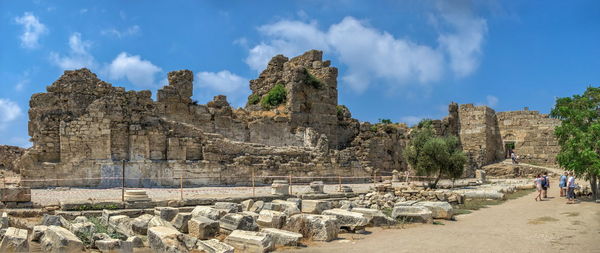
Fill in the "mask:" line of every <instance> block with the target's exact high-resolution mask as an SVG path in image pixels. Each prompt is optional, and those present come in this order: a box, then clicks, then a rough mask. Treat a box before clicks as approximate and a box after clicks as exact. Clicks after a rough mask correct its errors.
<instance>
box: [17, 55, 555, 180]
mask: <svg viewBox="0 0 600 253" xmlns="http://www.w3.org/2000/svg"><path fill="white" fill-rule="evenodd" d="M337 74H338V71H337V68H335V67H331V66H330V62H329V61H323V60H322V52H321V51H317V50H311V51H308V52H306V53H304V54H303V55H300V56H297V57H294V58H291V59H289V58H287V57H285V56H282V55H278V56H275V57H274V58H273V59H272V60H271V61H270V62H269V64H268V66H267V68H266V69H265V70H264V71H263V72H262V73H261V74H260V75H259V77H258V78H257V79H255V80H251V81H250V88H251V90H252V94H251V95H250V97H249V102H248V104H247V105H246V106H245V107H244V108H239V109H234V108H232V107H231V106H230V105H229V103H228V102H227V98H226V97H225V96H215V97H214V99H213V100H212V101H210V102H208V103H207V104H206V105H201V104H196V103H195V102H193V101H192V99H191V97H192V95H193V76H194V75H193V73H192V72H191V71H189V70H181V71H173V72H170V73H169V74H168V81H169V84H168V85H167V86H164V87H163V88H161V89H159V90H158V92H157V99H156V101H155V100H153V99H152V96H151V93H150V91H126V90H125V89H124V88H121V87H114V86H112V85H111V84H109V83H106V82H104V81H102V80H99V79H98V78H97V76H96V75H95V74H94V73H92V72H90V71H89V70H87V69H80V70H74V71H65V73H64V75H62V76H61V77H60V78H59V79H58V80H57V81H55V82H54V83H53V84H52V85H50V86H48V87H47V89H46V92H45V93H38V94H34V95H32V97H31V100H30V109H29V135H30V136H31V141H32V142H33V146H32V147H31V148H30V149H28V150H27V151H26V152H25V153H24V154H23V155H22V156H20V157H19V158H18V159H17V160H16V161H15V162H14V166H15V167H16V168H17V169H18V170H19V171H20V173H21V177H22V179H23V181H22V184H24V185H29V186H33V187H43V186H93V187H113V186H120V184H121V181H120V179H118V178H119V177H121V175H122V173H124V174H125V177H126V178H127V180H126V184H127V186H128V187H140V186H144V187H148V186H178V185H179V183H180V182H179V176H180V175H185V176H184V177H185V178H187V179H184V183H185V184H186V185H207V184H248V183H249V182H250V176H251V174H252V173H253V172H254V173H255V174H256V175H257V176H271V175H290V174H292V175H294V176H338V175H340V176H356V177H370V176H372V175H373V174H378V175H381V173H386V172H387V173H389V172H391V171H392V170H395V169H396V170H406V169H408V166H407V164H406V162H405V161H404V160H403V158H402V152H403V150H404V147H405V146H406V144H407V143H408V141H409V137H410V131H412V129H411V128H408V127H407V126H406V125H404V124H370V123H368V122H359V121H358V120H356V119H354V118H352V115H351V113H350V111H349V110H348V108H346V107H345V106H341V105H338V102H337V101H338V95H337ZM278 85H280V86H283V87H285V101H284V102H283V103H282V104H279V105H276V106H273V107H272V108H265V107H263V106H262V105H261V104H262V103H261V102H260V101H261V100H264V99H265V98H266V97H268V96H269V94H270V91H271V90H272V89H273V87H275V86H278ZM448 111H449V114H448V116H447V117H445V118H444V119H442V120H434V121H433V126H434V128H435V130H436V132H437V134H439V135H458V136H459V137H460V140H461V143H462V146H463V149H464V150H465V151H466V152H467V153H468V154H469V156H470V163H469V169H470V170H469V171H473V170H472V169H473V168H478V167H481V166H483V165H485V164H488V163H491V162H494V161H497V160H499V159H502V158H503V156H502V155H503V153H504V150H503V144H504V139H503V138H504V136H505V135H506V136H515V140H516V145H517V148H516V151H517V152H520V151H519V149H520V148H522V149H523V151H522V152H520V153H522V154H523V155H524V157H527V158H529V157H532V158H533V157H535V159H539V160H540V161H541V160H543V159H545V160H544V161H547V162H553V160H552V159H553V155H554V154H555V152H556V149H553V148H547V149H545V151H544V152H545V153H540V154H538V153H536V150H537V148H538V147H539V146H540V145H545V144H544V143H552V144H554V143H555V142H552V138H553V135H552V134H551V131H552V129H553V127H552V124H555V123H556V122H555V121H552V120H549V119H547V117H546V118H544V116H543V115H539V114H538V115H533V114H531V115H529V114H527V113H523V114H518V113H514V112H509V113H506V114H502V113H500V114H496V113H495V112H494V111H493V110H492V109H490V108H488V107H485V106H473V105H460V106H459V105H457V104H455V103H452V104H450V105H449V107H448ZM510 113H514V114H515V116H514V117H515V119H518V120H515V121H510V119H511V117H512V116H511V115H512V114H510ZM517 114H518V115H517ZM527 115H529V116H527ZM537 118H540V119H546V120H541V121H540V122H542V121H543V123H544V124H543V129H544V131H546V132H547V133H548V135H543V136H538V135H535V134H534V133H538V132H539V131H538V130H536V128H537V127H538V125H537V123H536V122H537V121H536V120H538V119H537ZM529 150H531V152H532V153H531V155H528V156H525V154H526V153H527V152H529ZM553 152H554V153H553ZM527 154H529V153H527ZM123 168H124V169H123ZM467 174H469V173H467ZM81 178H83V179H81ZM269 180H271V179H265V180H264V182H268V181H269Z"/></svg>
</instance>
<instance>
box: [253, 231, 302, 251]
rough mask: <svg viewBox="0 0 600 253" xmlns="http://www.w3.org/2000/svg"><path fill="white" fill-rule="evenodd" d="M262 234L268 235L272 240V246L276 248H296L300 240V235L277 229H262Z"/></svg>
mask: <svg viewBox="0 0 600 253" xmlns="http://www.w3.org/2000/svg"><path fill="white" fill-rule="evenodd" d="M260 231H261V232H263V233H267V234H270V235H271V237H272V238H273V245H274V246H276V247H278V246H298V242H299V241H300V239H302V234H300V233H295V232H290V231H286V230H282V229H277V228H263V229H261V230H260Z"/></svg>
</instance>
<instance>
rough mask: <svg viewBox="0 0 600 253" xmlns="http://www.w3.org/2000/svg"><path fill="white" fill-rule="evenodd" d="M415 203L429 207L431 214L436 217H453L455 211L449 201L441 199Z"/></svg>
mask: <svg viewBox="0 0 600 253" xmlns="http://www.w3.org/2000/svg"><path fill="white" fill-rule="evenodd" d="M415 205H417V206H424V207H427V208H428V209H429V210H430V211H431V216H432V217H433V218H434V219H446V220H450V219H452V216H453V215H454V211H453V209H452V205H450V203H448V202H440V201H423V202H417V203H416V204H415Z"/></svg>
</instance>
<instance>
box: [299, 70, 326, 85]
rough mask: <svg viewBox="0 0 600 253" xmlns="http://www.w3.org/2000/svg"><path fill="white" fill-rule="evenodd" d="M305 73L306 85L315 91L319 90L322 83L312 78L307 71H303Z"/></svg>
mask: <svg viewBox="0 0 600 253" xmlns="http://www.w3.org/2000/svg"><path fill="white" fill-rule="evenodd" d="M304 71H305V72H306V80H305V81H306V83H307V84H308V85H310V86H312V87H314V88H316V89H319V88H321V87H322V86H323V83H322V82H321V81H320V80H319V79H317V77H315V76H313V75H312V74H311V73H310V72H308V70H307V69H304Z"/></svg>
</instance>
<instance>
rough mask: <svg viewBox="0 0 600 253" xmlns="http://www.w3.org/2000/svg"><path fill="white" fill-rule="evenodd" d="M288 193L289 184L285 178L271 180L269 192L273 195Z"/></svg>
mask: <svg viewBox="0 0 600 253" xmlns="http://www.w3.org/2000/svg"><path fill="white" fill-rule="evenodd" d="M289 193H290V185H289V184H288V181H286V180H273V184H271V194H273V195H288V194H289Z"/></svg>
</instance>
